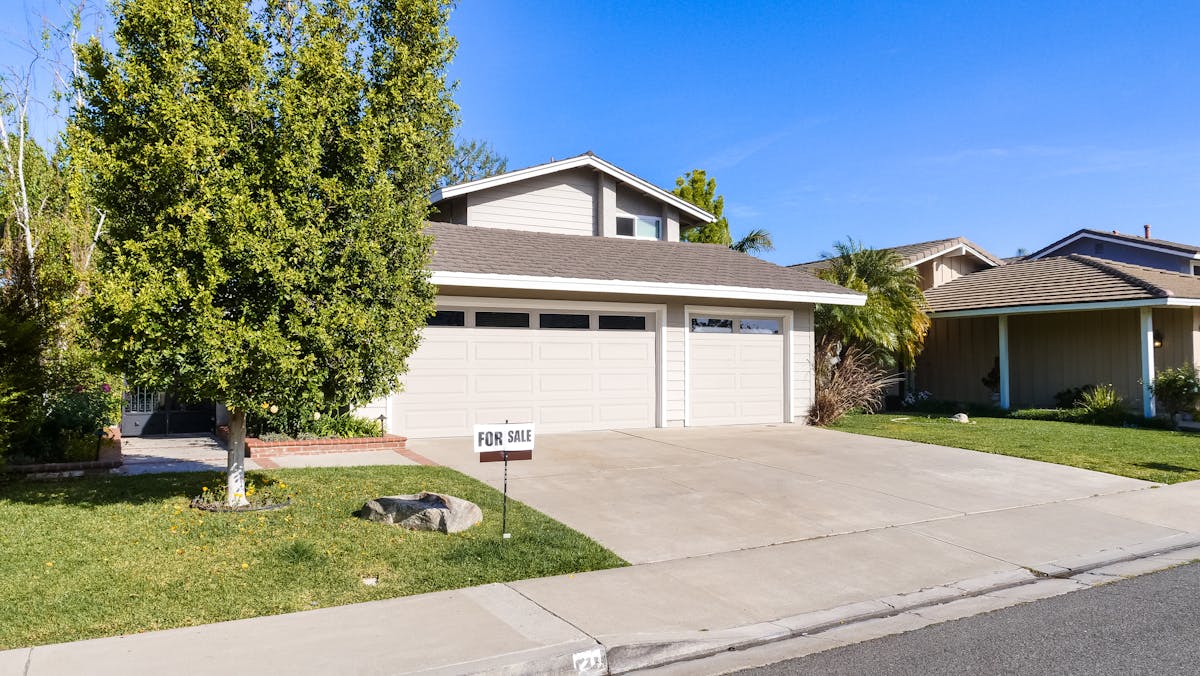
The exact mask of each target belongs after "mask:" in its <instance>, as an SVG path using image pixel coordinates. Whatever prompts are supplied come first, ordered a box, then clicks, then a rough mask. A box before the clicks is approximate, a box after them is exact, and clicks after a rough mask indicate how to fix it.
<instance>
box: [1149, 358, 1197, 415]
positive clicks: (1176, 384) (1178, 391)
mask: <svg viewBox="0 0 1200 676" xmlns="http://www.w3.org/2000/svg"><path fill="white" fill-rule="evenodd" d="M1150 391H1151V392H1153V393H1154V398H1155V399H1157V400H1158V401H1159V403H1161V404H1162V405H1163V408H1165V409H1166V411H1165V412H1166V413H1167V414H1168V415H1174V414H1176V413H1194V412H1195V411H1196V409H1197V407H1200V372H1197V370H1196V368H1195V367H1194V366H1192V365H1191V364H1184V365H1183V366H1177V367H1175V368H1168V369H1163V370H1161V371H1159V372H1158V373H1156V374H1155V375H1154V382H1153V383H1151V384H1150Z"/></svg>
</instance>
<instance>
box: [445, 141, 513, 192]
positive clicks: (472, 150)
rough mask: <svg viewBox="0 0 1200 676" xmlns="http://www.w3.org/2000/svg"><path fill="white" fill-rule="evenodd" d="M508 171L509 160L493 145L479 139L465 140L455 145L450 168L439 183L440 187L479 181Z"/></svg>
mask: <svg viewBox="0 0 1200 676" xmlns="http://www.w3.org/2000/svg"><path fill="white" fill-rule="evenodd" d="M506 171H508V158H507V157H505V156H504V155H501V154H499V153H497V152H496V149H495V148H493V147H492V144H490V143H488V142H487V141H481V140H479V139H471V140H463V141H459V142H458V143H456V144H455V145H454V155H453V156H452V157H451V158H450V167H449V169H448V170H447V171H446V174H445V175H444V176H442V178H441V180H439V181H438V185H439V186H443V187H445V186H448V185H457V184H459V183H466V182H467V181H477V180H479V179H481V178H487V177H488V176H495V175H496V174H503V173H504V172H506Z"/></svg>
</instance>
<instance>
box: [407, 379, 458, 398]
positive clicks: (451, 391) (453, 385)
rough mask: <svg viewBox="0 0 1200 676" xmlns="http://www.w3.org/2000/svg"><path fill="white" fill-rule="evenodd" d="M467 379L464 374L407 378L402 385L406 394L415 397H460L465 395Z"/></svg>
mask: <svg viewBox="0 0 1200 676" xmlns="http://www.w3.org/2000/svg"><path fill="white" fill-rule="evenodd" d="M468 382H469V379H468V378H467V375H466V374H446V375H445V376H440V377H439V376H423V375H413V376H409V377H408V378H407V379H406V380H405V383H404V389H405V391H406V392H409V393H412V394H415V395H418V396H420V395H430V396H432V395H442V396H450V395H453V396H461V395H464V394H466V393H467V388H468Z"/></svg>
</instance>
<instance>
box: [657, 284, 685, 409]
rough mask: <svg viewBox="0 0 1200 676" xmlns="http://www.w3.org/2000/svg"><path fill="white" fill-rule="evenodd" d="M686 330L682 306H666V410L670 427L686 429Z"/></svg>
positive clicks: (664, 332) (664, 334)
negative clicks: (684, 426) (684, 427)
mask: <svg viewBox="0 0 1200 676" xmlns="http://www.w3.org/2000/svg"><path fill="white" fill-rule="evenodd" d="M687 331H688V329H687V327H686V326H684V324H683V303H670V304H668V305H667V322H666V327H664V328H663V336H662V340H663V356H664V359H665V369H664V373H663V397H664V400H663V407H664V409H665V411H666V415H665V416H664V417H665V419H666V424H667V427H683V425H684V418H685V416H686V415H687V414H686V411H685V409H684V402H685V398H686V397H687V376H686V374H685V371H686V366H685V364H686V360H687V356H686V353H685V348H684V345H685V344H686V341H687Z"/></svg>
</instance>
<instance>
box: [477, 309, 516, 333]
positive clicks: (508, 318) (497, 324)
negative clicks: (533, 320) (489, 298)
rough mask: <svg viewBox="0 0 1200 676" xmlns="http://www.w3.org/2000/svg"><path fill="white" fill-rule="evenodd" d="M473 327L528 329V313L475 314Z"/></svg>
mask: <svg viewBox="0 0 1200 676" xmlns="http://www.w3.org/2000/svg"><path fill="white" fill-rule="evenodd" d="M475 326H477V327H488V328H504V329H527V328H529V313H528V312H476V313H475Z"/></svg>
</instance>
